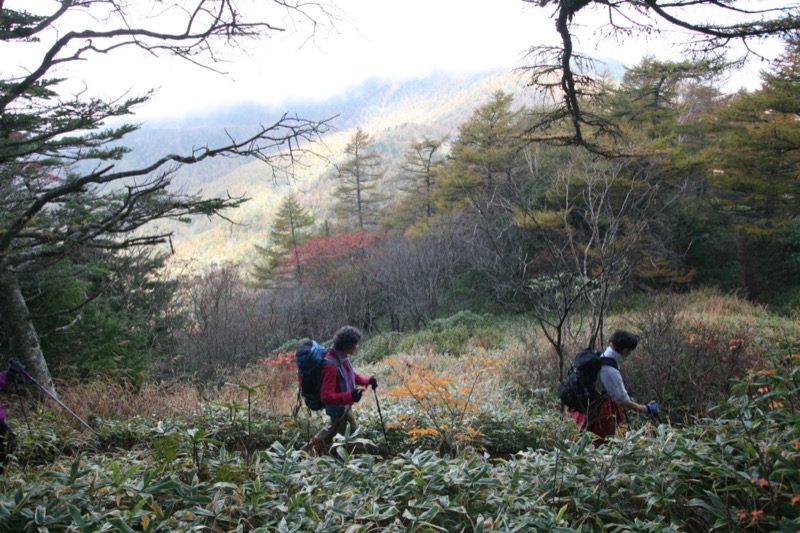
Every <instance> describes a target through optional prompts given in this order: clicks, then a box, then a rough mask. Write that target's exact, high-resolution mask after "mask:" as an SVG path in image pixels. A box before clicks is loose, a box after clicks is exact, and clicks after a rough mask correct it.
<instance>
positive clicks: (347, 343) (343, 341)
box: [333, 326, 361, 354]
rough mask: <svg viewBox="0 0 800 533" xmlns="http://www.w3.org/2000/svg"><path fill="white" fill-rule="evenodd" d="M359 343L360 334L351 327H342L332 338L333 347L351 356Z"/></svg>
mask: <svg viewBox="0 0 800 533" xmlns="http://www.w3.org/2000/svg"><path fill="white" fill-rule="evenodd" d="M359 342H361V332H360V331H358V330H357V329H356V328H354V327H353V326H342V327H341V328H339V330H338V331H337V332H336V335H334V337H333V347H334V349H335V350H336V351H338V352H340V353H343V354H351V353H353V352H354V351H355V349H356V346H358V343H359Z"/></svg>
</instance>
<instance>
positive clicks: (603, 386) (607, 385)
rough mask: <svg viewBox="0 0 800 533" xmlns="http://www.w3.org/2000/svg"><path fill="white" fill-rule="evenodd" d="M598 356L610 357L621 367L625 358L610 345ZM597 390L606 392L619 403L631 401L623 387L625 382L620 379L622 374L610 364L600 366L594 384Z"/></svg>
mask: <svg viewBox="0 0 800 533" xmlns="http://www.w3.org/2000/svg"><path fill="white" fill-rule="evenodd" d="M600 357H610V358H612V359H614V361H616V362H617V366H619V367H621V366H622V363H623V362H624V361H625V358H624V357H623V356H622V354H620V353H618V352H617V351H616V350H614V349H613V348H611V347H610V346H609V347H608V348H606V351H605V352H603V355H601V356H600ZM594 388H595V390H596V391H597V392H600V393H603V392H606V393H608V396H609V397H610V398H611V399H612V400H614V401H615V402H617V403H619V404H624V403H628V402H631V401H632V400H631V397H630V395H628V391H627V390H626V389H625V383H624V382H623V381H622V374H620V372H619V370H617V369H616V368H614V367H613V366H610V365H603V366H601V367H600V373H599V374H598V375H597V382H596V383H595V385H594Z"/></svg>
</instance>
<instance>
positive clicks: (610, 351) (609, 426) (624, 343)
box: [569, 329, 658, 446]
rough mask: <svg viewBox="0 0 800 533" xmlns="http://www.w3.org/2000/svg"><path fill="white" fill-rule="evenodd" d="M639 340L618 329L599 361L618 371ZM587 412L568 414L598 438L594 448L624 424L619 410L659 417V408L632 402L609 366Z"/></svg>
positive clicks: (633, 335) (602, 375) (614, 371)
mask: <svg viewBox="0 0 800 533" xmlns="http://www.w3.org/2000/svg"><path fill="white" fill-rule="evenodd" d="M638 344H639V337H638V336H637V335H636V334H635V333H631V332H630V331H626V330H624V329H619V330H617V331H615V332H614V333H612V334H611V337H609V339H608V348H606V351H605V352H603V355H601V356H600V357H601V358H602V357H610V358H612V359H614V360H615V361H616V363H617V366H618V367H620V368H621V367H622V363H624V362H625V360H626V359H627V358H628V356H629V355H630V354H631V353H632V352H633V350H635V349H636V346H637V345H638ZM590 405H591V406H590V408H589V412H588V413H587V414H581V413H579V412H577V411H572V410H570V411H569V413H570V414H571V415H572V418H573V419H574V420H575V422H576V423H577V424H578V426H579V427H580V428H581V429H585V430H586V431H590V432H592V433H594V434H595V435H597V438H596V439H595V440H594V443H595V445H598V446H599V445H601V444H603V443H605V441H606V437H608V436H609V435H613V434H614V432H615V431H616V429H617V424H619V423H620V422H623V421H624V420H625V415H624V414H623V412H622V408H623V407H624V408H626V409H632V410H634V411H639V412H642V413H646V414H648V415H657V414H658V404H657V403H655V402H651V403H649V404H647V405H641V404H638V403H636V402H634V401H633V400H632V399H631V397H630V396H629V395H628V391H627V390H626V389H625V383H624V382H623V381H622V374H621V373H620V371H619V369H617V368H615V367H614V366H612V365H603V366H602V367H601V368H600V372H599V374H598V375H597V381H596V382H595V385H594V390H593V391H592V401H591V404H590Z"/></svg>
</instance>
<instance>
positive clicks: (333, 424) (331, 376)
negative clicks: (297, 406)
mask: <svg viewBox="0 0 800 533" xmlns="http://www.w3.org/2000/svg"><path fill="white" fill-rule="evenodd" d="M359 342H361V332H360V331H358V330H357V329H356V328H354V327H352V326H344V327H342V328H340V329H339V331H337V332H336V335H335V336H334V338H333V346H331V348H330V350H328V353H327V354H325V361H324V363H323V365H322V370H321V374H322V388H321V389H320V397H321V399H322V403H324V404H325V413H326V414H327V415H328V416H329V417H330V421H329V423H328V425H327V426H326V427H324V428H323V429H321V430H320V431H319V433H317V434H316V435H314V437H313V438H312V439H311V440H310V441H309V442H308V443H307V444H306V445H305V446H303V447H302V448H301V449H302V450H303V451H306V452H308V451H311V450H315V451H316V452H317V453H320V452H322V451H323V450H324V449H325V448H327V447H328V446H330V444H331V443H332V442H333V437H334V436H335V435H337V434H339V435H344V433H345V430H346V428H347V425H348V424H349V425H350V433H351V434H352V433H353V432H355V430H356V429H358V422H357V421H356V419H355V416H353V404H354V403H358V402H359V401H360V400H361V396H362V395H363V394H364V389H360V388H358V387H367V386H370V387H372V388H373V389H375V388H377V387H378V380H377V379H375V376H372V377H369V378H366V377H364V376H362V375H360V374H357V373H356V371H355V370H353V365H352V364H351V363H350V356H351V355H353V354H355V353H356V351H357V350H358V343H359Z"/></svg>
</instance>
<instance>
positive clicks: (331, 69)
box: [0, 0, 772, 116]
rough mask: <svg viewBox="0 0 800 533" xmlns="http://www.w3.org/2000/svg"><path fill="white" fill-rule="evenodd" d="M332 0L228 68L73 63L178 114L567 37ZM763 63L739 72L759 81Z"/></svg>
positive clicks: (467, 11) (506, 58)
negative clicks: (326, 15)
mask: <svg viewBox="0 0 800 533" xmlns="http://www.w3.org/2000/svg"><path fill="white" fill-rule="evenodd" d="M257 1H264V0H257ZM330 1H331V2H332V3H333V4H335V5H336V6H337V7H338V8H339V9H340V10H341V12H342V14H343V18H342V20H340V21H338V22H337V23H336V26H335V29H334V30H332V31H327V30H325V29H324V28H321V29H319V30H318V31H317V32H316V38H315V40H314V41H313V42H310V41H304V40H303V39H304V38H305V37H308V35H309V31H308V28H299V34H298V33H295V32H291V31H287V32H286V33H285V34H279V35H277V36H275V37H274V38H272V39H270V40H268V41H267V42H266V43H265V44H263V45H262V46H259V47H258V48H255V49H253V50H251V54H250V56H249V57H246V58H241V59H239V60H237V61H236V62H235V63H233V64H228V65H225V66H224V67H223V68H224V69H225V70H227V71H228V72H229V76H227V77H225V76H221V75H219V74H216V73H213V72H210V71H207V70H204V69H201V68H198V67H197V66H193V65H190V64H188V63H186V62H181V61H178V60H166V59H161V60H154V59H153V58H151V57H145V56H144V55H143V54H142V53H141V52H138V51H134V50H132V49H131V50H128V51H124V50H122V51H116V52H114V53H112V54H110V55H108V56H107V57H95V58H93V59H92V60H91V61H88V62H84V63H83V64H82V65H80V66H77V67H76V68H77V70H75V72H76V73H80V75H81V76H83V77H85V79H86V80H87V82H86V83H87V86H89V87H90V88H91V90H93V91H100V92H101V93H104V95H105V96H119V94H120V93H122V92H124V91H126V90H130V91H131V94H141V93H142V92H143V91H144V90H145V89H147V88H151V87H156V88H158V93H157V94H156V96H155V97H154V98H153V100H152V101H151V102H149V103H148V104H147V105H146V106H145V107H142V108H140V109H139V113H138V114H139V115H140V116H148V115H180V114H184V113H187V112H197V111H202V110H205V109H208V108H209V107H215V106H223V105H226V104H229V103H232V102H238V101H243V100H246V101H257V102H264V103H273V104H280V103H282V102H284V101H286V100H287V99H297V98H303V99H305V98H313V99H322V98H326V97H329V96H331V95H334V94H337V93H340V92H342V91H345V90H347V88H348V87H351V86H354V85H357V84H358V83H360V82H362V81H364V79H366V78H368V77H374V76H377V77H392V78H408V77H413V76H423V75H425V74H428V73H430V72H432V71H435V70H447V71H456V72H475V71H481V70H485V69H488V68H493V67H498V68H508V69H512V68H515V67H519V66H521V65H522V64H523V57H524V54H525V52H526V51H527V50H528V49H529V48H530V47H531V46H533V45H537V44H543V43H548V44H549V43H552V44H554V45H556V44H558V43H559V42H560V41H559V36H558V34H557V33H556V31H555V26H554V22H553V19H552V18H550V15H551V14H552V7H548V8H545V9H543V8H538V7H534V6H531V5H529V4H526V3H524V2H522V1H521V0H402V1H378V0H330ZM770 1H772V0H770ZM20 2H21V4H20ZM6 4H7V5H10V4H16V5H24V6H25V7H26V8H28V9H32V7H31V6H34V5H42V6H48V5H49V6H51V7H50V8H48V9H52V5H53V4H54V2H53V0H7V1H6ZM162 5H163V4H162ZM262 5H267V4H262ZM598 16H603V14H602V12H601V11H599V10H594V11H587V12H583V11H582V12H581V13H580V14H579V16H578V17H576V20H575V22H576V23H584V24H596V23H597V20H596V19H597V17H598ZM578 32H579V37H578V40H577V41H578V42H576V49H577V50H579V51H581V52H583V53H588V54H592V55H597V56H600V57H608V58H613V59H616V60H618V61H621V62H623V63H625V64H628V65H633V64H636V63H637V62H638V61H639V60H640V59H641V58H642V57H643V56H644V55H645V54H655V55H656V56H658V57H660V58H667V57H668V56H670V55H672V57H673V58H674V57H676V56H675V50H673V49H670V48H668V47H666V46H665V45H664V44H663V43H664V40H663V39H661V40H652V41H647V40H643V39H640V40H630V41H628V42H626V43H623V45H619V44H618V43H615V42H613V41H612V40H611V39H605V40H601V39H598V38H597V36H596V35H593V34H592V33H591V32H590V31H588V29H587V30H584V31H583V32H582V33H581V30H580V29H578ZM9 60H13V58H10V57H8V56H6V57H3V58H0V67H2V66H3V63H5V62H6V61H9ZM762 66H763V65H762ZM758 68H759V66H758V65H756V66H755V67H753V68H751V69H749V70H746V71H744V73H742V74H741V75H740V77H741V78H742V79H744V80H751V81H754V80H756V79H757V69H758ZM81 69H83V70H81ZM0 70H5V69H0ZM751 85H752V83H751Z"/></svg>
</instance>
